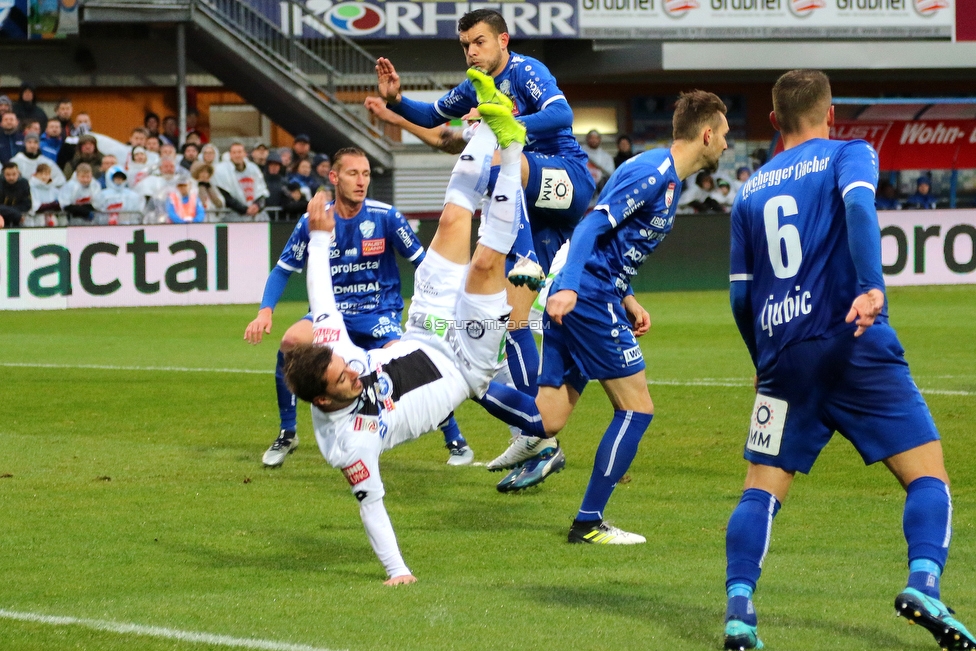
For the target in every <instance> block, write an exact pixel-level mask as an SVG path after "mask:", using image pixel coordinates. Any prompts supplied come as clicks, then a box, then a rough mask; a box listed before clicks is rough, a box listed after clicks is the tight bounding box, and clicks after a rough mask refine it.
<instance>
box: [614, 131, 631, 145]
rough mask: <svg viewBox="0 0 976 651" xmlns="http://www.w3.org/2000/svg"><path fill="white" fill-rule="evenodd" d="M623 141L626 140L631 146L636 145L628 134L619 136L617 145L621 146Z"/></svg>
mask: <svg viewBox="0 0 976 651" xmlns="http://www.w3.org/2000/svg"><path fill="white" fill-rule="evenodd" d="M623 140H626V141H627V142H629V143H630V144H634V141H633V140H631V139H630V136H628V135H627V134H626V133H621V134H620V135H619V136H617V144H618V145H619V144H620V142H621V141H623Z"/></svg>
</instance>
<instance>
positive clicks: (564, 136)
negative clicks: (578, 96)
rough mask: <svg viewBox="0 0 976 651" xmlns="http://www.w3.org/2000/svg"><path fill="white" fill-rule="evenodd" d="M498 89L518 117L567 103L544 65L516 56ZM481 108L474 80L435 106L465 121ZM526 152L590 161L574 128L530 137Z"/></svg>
mask: <svg viewBox="0 0 976 651" xmlns="http://www.w3.org/2000/svg"><path fill="white" fill-rule="evenodd" d="M495 87H496V88H497V89H498V90H499V91H500V92H501V93H502V94H503V95H505V96H506V97H508V98H509V99H510V100H512V103H513V104H514V106H513V107H512V113H513V114H515V115H516V116H519V115H532V114H534V113H538V112H539V111H541V110H543V109H544V108H546V107H547V106H549V104H551V103H552V102H555V101H558V100H562V101H564V102H565V101H566V96H565V95H563V91H561V90H559V87H558V86H557V85H556V78H555V77H553V76H552V73H551V72H549V69H548V68H547V67H546V66H545V65H544V64H543V63H542V62H541V61H539V60H538V59H533V58H532V57H527V56H522V55H521V54H515V53H514V52H510V53H509V59H508V65H507V66H506V67H505V69H504V70H503V71H502V72H501V73H500V74H499V75H498V76H497V77H495ZM477 106H478V95H477V93H475V91H474V85H473V84H472V83H471V80H470V79H465V80H464V81H463V82H462V83H461V84H460V85H459V86H455V87H454V88H453V89H451V90H450V91H449V92H448V93H447V94H446V95H444V96H443V97H441V98H440V99H439V100H437V102H436V103H435V104H434V107H435V108H436V110H437V112H438V113H440V114H441V115H443V116H444V117H445V118H447V119H456V118H460V117H463V116H464V115H467V113H468V111H470V110H471V109H473V108H477ZM525 151H534V152H538V153H540V154H547V155H549V156H563V157H565V158H578V159H580V160H581V161H582V162H583V164H584V165H586V162H587V160H588V159H587V156H586V153H585V152H584V151H583V149H582V148H581V147H580V145H579V143H578V142H577V141H576V138H575V136H573V130H572V128H570V127H562V128H559V129H556V130H554V131H548V132H545V133H532V132H529V133H527V134H526V142H525Z"/></svg>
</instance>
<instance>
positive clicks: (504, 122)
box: [478, 104, 525, 148]
mask: <svg viewBox="0 0 976 651" xmlns="http://www.w3.org/2000/svg"><path fill="white" fill-rule="evenodd" d="M478 113H481V119H482V120H483V121H484V122H485V124H487V125H488V128H490V129H491V130H492V131H494V132H495V137H496V138H498V145H499V146H500V147H502V148H504V147H508V146H509V145H510V144H512V143H513V142H517V143H521V144H523V145H524V144H525V125H523V124H522V123H521V122H519V121H518V120H516V119H515V116H513V115H512V110H511V109H507V108H505V107H504V106H501V105H499V104H480V105H479V106H478Z"/></svg>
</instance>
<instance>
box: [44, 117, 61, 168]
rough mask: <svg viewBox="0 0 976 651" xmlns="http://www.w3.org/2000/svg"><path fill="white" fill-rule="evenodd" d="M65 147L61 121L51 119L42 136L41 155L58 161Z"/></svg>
mask: <svg viewBox="0 0 976 651" xmlns="http://www.w3.org/2000/svg"><path fill="white" fill-rule="evenodd" d="M63 145H64V133H63V132H62V131H61V120H59V119H57V118H50V119H48V121H47V126H46V127H45V128H44V135H43V136H41V153H42V154H44V156H46V157H47V158H50V159H51V160H53V161H56V160H58V155H59V154H60V153H61V147H62V146H63Z"/></svg>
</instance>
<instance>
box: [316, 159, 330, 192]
mask: <svg viewBox="0 0 976 651" xmlns="http://www.w3.org/2000/svg"><path fill="white" fill-rule="evenodd" d="M331 171H332V161H331V160H329V156H328V155H327V154H317V155H316V156H315V158H314V159H313V160H312V177H313V178H314V179H315V180H316V181H317V182H318V184H319V186H323V185H325V186H328V187H332V183H331V182H330V181H329V172H331Z"/></svg>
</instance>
